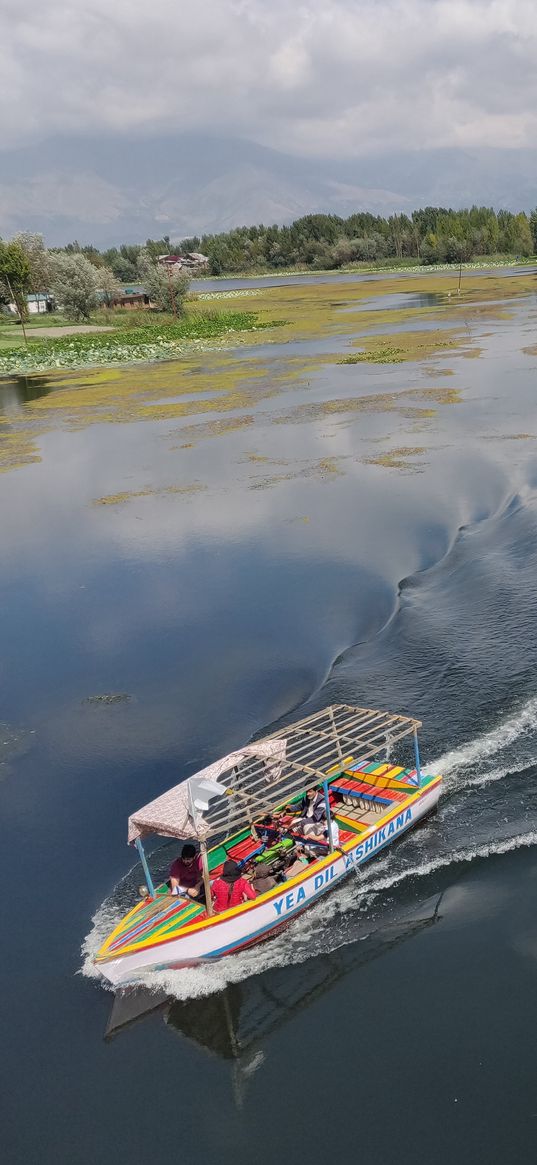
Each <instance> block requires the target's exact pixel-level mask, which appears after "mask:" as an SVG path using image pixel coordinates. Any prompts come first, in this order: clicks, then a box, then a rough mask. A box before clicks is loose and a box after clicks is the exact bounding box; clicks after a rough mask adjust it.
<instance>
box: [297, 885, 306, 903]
mask: <svg viewBox="0 0 537 1165" xmlns="http://www.w3.org/2000/svg"><path fill="white" fill-rule="evenodd" d="M305 897H306V891H305V889H304V887H303V886H299V888H298V894H297V896H296V900H297V903H298V902H303V901H304V898H305Z"/></svg>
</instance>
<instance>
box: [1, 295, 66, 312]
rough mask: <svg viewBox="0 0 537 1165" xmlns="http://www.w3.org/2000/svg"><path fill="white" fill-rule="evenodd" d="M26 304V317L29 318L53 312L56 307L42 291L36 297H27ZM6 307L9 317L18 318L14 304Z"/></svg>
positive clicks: (49, 296) (50, 297) (50, 298)
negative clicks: (28, 316)
mask: <svg viewBox="0 0 537 1165" xmlns="http://www.w3.org/2000/svg"><path fill="white" fill-rule="evenodd" d="M26 304H27V308H28V315H30V316H36V315H45V314H46V312H51V311H54V308H55V307H56V304H55V302H54V299H53V298H52V296H51V295H49V294H48V292H46V291H43V292H41V294H38V295H33V294H32V295H27V296H26ZM6 307H7V310H8V312H10V314H11V315H14V316H18V314H19V309H18V307H17V305H16V303H8V304H7V305H6Z"/></svg>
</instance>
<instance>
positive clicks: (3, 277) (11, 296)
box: [0, 239, 31, 320]
mask: <svg viewBox="0 0 537 1165" xmlns="http://www.w3.org/2000/svg"><path fill="white" fill-rule="evenodd" d="M0 285H1V286H2V290H3V297H4V299H6V300H7V302H8V303H10V302H13V303H14V304H15V306H16V308H17V311H18V313H19V316H20V318H21V320H25V319H26V318H27V316H28V303H27V299H26V297H27V294H28V291H29V290H30V285H31V270H30V264H29V262H28V259H27V256H26V255H25V253H24V251H23V249H22V247H21V245H20V243H18V242H17V241H16V239H12V240H11V242H10V243H2V242H0Z"/></svg>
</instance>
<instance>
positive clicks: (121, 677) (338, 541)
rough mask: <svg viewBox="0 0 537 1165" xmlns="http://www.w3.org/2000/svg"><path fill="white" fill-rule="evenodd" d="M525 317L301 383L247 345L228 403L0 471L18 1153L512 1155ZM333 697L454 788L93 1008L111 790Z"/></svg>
mask: <svg viewBox="0 0 537 1165" xmlns="http://www.w3.org/2000/svg"><path fill="white" fill-rule="evenodd" d="M346 278H348V277H346ZM234 282H235V283H236V282H237V281H234ZM222 286H223V285H222V283H221V282H220V281H219V283H218V287H219V289H221V288H222ZM397 298H398V297H397V296H394V305H395V301H396V300H397ZM399 298H400V297H399ZM424 306H426V305H424ZM511 310H512V315H511V317H510V318H505V319H500V320H493V321H491V320H487V319H486V318H483V319H482V320H481V321H480V322H479V323H478V324H476V323H469V324H468V344H469V345H470V346H473V348H474V349H475V351H477V350H479V352H480V355H477V356H476V357H475V358H468V354H466V355H464V354H462V353H459V352H450V353H449V354H448V355H447V356H446V355H443V356H442V357H441V358H437V359H436V360H428V361H427V362H425V364H424V365H419V364H405V365H395V366H374V365H369V366H364V365H357V366H351V367H348V366H330V367H329V368H326V367H323V366H319V367H318V368H312V370H311V373H309V374H308V377H307V379H305V380H304V379H303V380H302V381H300V382H297V381H296V380H294V379H293V378H292V376H291V374H289V380H288V381H286V379H285V369H286V367H287V365H286V364H285V361H286V359H288V358H289V353H288V352H285V350H284V346H282V348H281V350H278V351H274V349H271V347H270V345H266V347H265V346H264V347H263V348H262V349H257V350H256V353H255V358H256V359H257V360H258V361H259V362H260V364H262V365H263V368H264V376H265V378H267V379H268V381H270V379H271V377H275V375H276V373H277V376H278V387H277V389H276V387H275V389H274V395H273V396H272V397H270V396H266V395H263V394H260V396H259V400H256V399H255V398H254V397H252V401H251V407H250V408H248V409H247V410H246V413H247V415H248V418H249V419H248V421H247V422H246V421H244V423H243V420H242V414H241V415H240V418H239V411H240V410H237V418H239V419H240V420H241V423H240V424H237V427H236V429H233V428H228V429H226V430H225V431H224V430H223V429H221V428H219V427H218V425H217V424H216V423H213V422H215V421H216V420H218V415H217V414H216V415H214V416H213V415H212V414H211V416H210V417H208V415H207V413H206V412H203V410H200V413H199V415H195V414H194V415H189V416H187V417H185V418H182V419H181V418H177V420H175V421H173V422H171V421H170V419H169V418H166V419H163V420H154V421H150V422H149V421H148V422H145V423H129V422H128V421H125V422H124V423H122V424H110V423H108V424H106V423H101V424H82V423H81V424H77V425H73V424H64V423H63V422H62V421H61V420H60V419H58V422H57V423H56V424H55V425H49V426H48V427H47V430H46V431H44V432H43V433H42V434H41V435H40V437H39V441H38V445H39V456H40V460H39V461H37V462H35V463H34V464H28V465H25V466H24V467H23V468H19V469H14V470H12V471H11V472H7V473H4V474H2V475H0V529H1V546H2V555H1V560H0V636H1V644H2V650H1V656H0V685H1V706H0V721H1V722H2V723H1V729H2V731H1V732H0V812H1V815H2V822H3V831H2V851H1V861H2V878H3V886H4V894H3V907H4V910H3V917H4V944H3V958H2V964H1V975H2V992H1V1000H2V1009H3V1012H4V1015H3V1022H2V1034H3V1038H2V1056H1V1059H0V1062H1V1069H2V1075H3V1080H2V1085H3V1086H2V1093H1V1095H2V1102H1V1105H2V1144H3V1148H4V1153H5V1159H6V1160H7V1161H9V1162H10V1165H19V1163H20V1165H22V1163H23V1162H24V1163H27V1162H29V1161H34V1160H39V1161H40V1162H41V1163H42V1165H52V1163H54V1165H57V1163H58V1162H64V1161H65V1162H75V1161H76V1162H77V1165H86V1163H87V1165H90V1163H91V1165H94V1163H95V1162H96V1161H99V1162H100V1163H102V1165H108V1163H110V1165H112V1163H113V1165H124V1163H125V1165H127V1162H128V1163H130V1162H132V1160H138V1161H142V1162H149V1161H150V1162H151V1163H152V1165H160V1163H161V1162H162V1163H164V1162H166V1163H168V1162H169V1161H171V1160H173V1159H174V1158H175V1157H176V1156H177V1154H178V1153H180V1154H181V1155H183V1156H190V1157H194V1156H195V1158H196V1159H202V1160H205V1161H215V1162H219V1163H220V1162H223V1163H226V1165H227V1163H228V1162H229V1163H230V1165H231V1163H233V1165H235V1163H236V1161H237V1160H238V1159H240V1158H244V1159H248V1160H250V1159H251V1158H252V1155H254V1156H255V1158H256V1159H257V1160H260V1161H262V1162H265V1161H266V1162H267V1165H268V1163H270V1165H272V1163H273V1162H274V1163H275V1162H279V1161H281V1159H282V1155H284V1156H285V1157H286V1158H288V1157H289V1158H293V1159H296V1158H297V1156H303V1155H304V1152H305V1146H306V1148H307V1156H308V1159H309V1160H310V1161H312V1162H322V1161H325V1160H326V1159H327V1157H328V1156H332V1155H333V1154H334V1152H335V1151H337V1152H338V1153H341V1154H343V1155H345V1156H348V1155H350V1156H352V1158H353V1159H356V1158H357V1156H358V1155H359V1154H360V1153H363V1155H364V1157H366V1158H367V1159H369V1160H370V1161H372V1162H378V1163H379V1165H381V1163H382V1165H391V1163H392V1162H394V1163H395V1162H396V1161H397V1162H405V1163H406V1162H409V1163H410V1162H414V1161H415V1160H416V1153H417V1152H418V1155H423V1152H422V1150H417V1148H416V1146H417V1144H419V1145H422V1146H423V1145H426V1146H427V1150H426V1154H427V1157H430V1158H431V1160H433V1159H434V1160H435V1161H436V1162H441V1163H442V1165H443V1163H446V1165H451V1163H453V1162H455V1161H456V1162H468V1163H469V1162H474V1161H475V1160H476V1159H481V1160H483V1161H486V1162H487V1163H494V1165H495V1163H496V1162H498V1163H499V1162H503V1161H505V1160H506V1159H507V1160H513V1161H514V1160H529V1159H531V1157H532V1155H533V1152H534V1143H535V1134H536V1130H537V1103H536V1100H535V1090H536V1085H537V1073H536V1069H535V1057H534V1046H533V1045H534V1035H533V1033H534V1030H535V1022H536V1019H537V1014H536V1013H537V1004H536V994H535V972H536V959H537V928H536V923H535V901H536V893H537V850H536V848H535V843H536V842H537V784H536V777H537V686H536V681H535V676H536V674H537V604H536V600H535V578H536V574H537V405H536V396H535V386H536V373H537V358H536V357H535V356H531V355H530V354H527V353H524V352H523V348H524V347H527V346H529V345H531V344H532V343H533V344H534V343H535V340H536V331H537V326H536V325H537V319H536V308H535V297H534V295H532V294H529V295H528V297H527V298H526V299H524V300H520V301H519V302H518V304H517V305H516V307H515V308H514V309H513V308H511ZM306 347H307V345H302V346H298V347H297V349H296V351H297V352H298V353H300V352H302V353H304V352H305V349H306ZM332 347H333V345H332ZM311 351H313V346H311ZM294 354H296V352H295V353H294ZM310 354H311V353H310ZM243 355H244V358H245V359H247V358H248V353H247V352H246V353H243ZM264 362H265V363H264ZM448 372H449V373H450V375H446V373H448ZM134 375H135V374H134V372H133V376H134ZM156 375H158V377H160V380H159V384H164V385H165V388H166V398H167V399H168V400H169V399H170V394H171V393H172V391H175V390H176V395H177V396H178V397H179V398H181V393H182V389H181V366H180V365H168V366H166V369H165V370H163V369H162V368H161V369H159V370H158V372H157V371H155V370H151V369H147V370H143V371H140V370H137V371H136V376H137V377H147V378H151V377H155V376H156ZM274 383H275V385H276V380H275V381H274ZM55 388H56V386H55V383H54V380H49V381H48V383H46V382H44V381H43V380H40V381H35V382H32V381H26V382H24V384H21V383H17V382H14V383H11V384H9V385H5V386H2V387H0V409H3V410H4V415H5V416H8V417H9V418H13V417H16V418H17V417H20V416H21V415H22V416H23V417H26V416H27V415H28V416H30V415H31V410H32V408H35V407H36V402H39V401H40V400H41V401H42V400H43V398H44V396H45V395H46V394H47V393H48V394H49V395H48V397H47V400H49V399H51V397H54V394H55ZM188 399H190V398H188ZM201 400H203V401H204V402H205V406H206V407H211V406H212V401H211V399H210V398H209V397H207V395H206V394H205V393H204V394H202V395H201V397H200V401H201ZM342 402H344V403H342ZM29 410H30V411H29ZM246 413H245V414H244V415H246ZM232 415H234V416H235V414H234V413H233V414H232ZM196 426H197V427H196ZM179 488H181V489H182V490H183V492H182V493H178V492H177V489H179ZM174 490H175V492H174ZM126 495H127V496H126ZM114 497H118V498H121V497H122V498H123V500H118V501H117V502H115V503H114V502H111V503H110V504H96V503H98V501H99V499H103V498H114ZM107 693H115V694H118V695H121V696H122V697H123V698H122V699H121V700H118V701H117V702H114V703H112V704H107V703H106V702H102V701H95V700H94V699H93V698H92V697H95V696H98V695H103V694H107ZM337 700H345V701H349V702H352V703H357V704H367V705H369V706H373V707H376V706H381V707H382V706H386V707H389V708H394V709H400V710H401V711H402V712H411V713H413V714H415V715H417V716H419V717H420V718H422V719H423V721H424V730H423V745H422V751H423V754H424V757H425V759H426V761H428V762H430V764H431V765H432V764H434V766H435V767H437V768H438V769H439V771H442V772H443V773H444V774H445V777H446V792H445V796H444V799H443V802H442V804H441V807H440V810H439V812H438V814H437V815H436V816H435V817H434V818H433V819H431V820H430V821H428V822H427V823H426V824H425V825H424V826H423V827H422V828H421V829H419V830H417V831H416V832H415V833H414V834H412V835H411V836H409V837H408V838H405V839H404V840H403V841H402V842H401V843H400V844H399V845H398V846H397V847H394V848H393V849H390V851H389V852H388V853H387V854H386V855H385V856H383V857H379V858H378V859H377V860H376V861H375V862H373V863H371V865H370V866H368V867H367V868H366V870H365V871H363V872H362V874H361V875H360V877H359V878H358V877H355V876H352V877H349V879H348V880H347V883H346V884H345V886H344V887H343V888H342V889H340V890H338V891H337V892H335V893H334V894H333V895H332V896H330V897H329V898H328V899H326V900H325V901H324V902H323V903H321V904H319V906H318V907H317V908H315V909H313V910H311V911H310V912H308V914H307V915H306V916H305V917H304V918H303V919H302V920H299V921H297V922H296V924H294V926H292V927H291V928H290V930H289V931H288V932H287V933H286V935H285V936H284V937H281V938H278V939H277V940H275V941H273V942H271V943H267V944H265V945H263V946H260V947H259V948H257V949H256V950H254V951H251V952H249V953H246V954H244V955H240V956H236V957H235V958H233V959H231V960H228V961H223V962H222V963H220V964H219V965H218V966H216V967H212V968H204V969H201V970H196V971H191V972H186V973H181V974H178V973H176V974H173V975H170V976H168V977H163V978H162V979H161V980H159V981H157V982H156V984H155V987H156V990H155V992H154V994H153V995H152V996H149V995H147V994H146V995H143V993H139V995H138V996H137V997H136V998H134V999H132V1000H131V1001H130V1004H129V1008H125V1007H121V1006H119V1005H118V1004H117V1002H116V1004H115V1006H114V1008H113V1010H112V1005H113V1004H114V997H113V995H112V994H111V993H109V992H106V991H104V990H103V989H102V988H101V987H100V986H99V984H98V983H97V982H96V981H95V980H94V979H92V978H90V977H89V976H88V973H87V971H88V961H89V959H88V952H89V953H90V954H91V952H92V951H93V950H95V948H96V946H97V945H98V943H99V942H100V941H101V938H102V936H103V933H104V931H105V930H106V929H107V927H108V925H109V922H110V919H111V918H113V917H114V916H115V914H116V913H117V912H118V911H119V910H120V908H121V907H122V906H123V904H124V902H125V901H129V900H130V896H131V894H132V888H133V886H134V885H135V884H137V882H138V881H139V880H140V878H139V871H138V870H137V869H136V868H135V867H134V868H133V863H132V856H131V854H130V852H129V851H128V850H127V847H126V820H127V816H128V813H129V812H130V811H131V810H133V809H135V808H136V807H138V806H139V805H141V804H144V803H145V802H146V801H148V800H149V799H151V798H152V797H154V796H156V795H157V794H158V793H159V792H161V791H163V790H164V789H166V788H167V787H169V786H170V785H171V784H174V783H176V782H177V781H178V780H180V779H181V778H182V777H184V776H186V775H188V773H189V772H192V771H193V770H194V769H197V768H199V767H201V766H202V765H204V764H206V763H208V762H209V761H210V760H211V759H214V758H215V757H216V756H218V755H220V754H222V753H224V752H226V751H227V750H229V749H231V748H233V747H235V746H237V745H239V744H240V743H241V742H243V741H246V740H248V739H250V738H251V737H252V735H254V734H256V733H258V732H261V731H263V730H265V729H267V728H268V726H270V725H273V724H274V723H275V722H280V721H282V722H285V719H286V718H289V719H292V718H293V716H294V715H296V713H297V712H298V711H300V712H301V713H302V714H306V713H307V712H309V711H312V710H314V709H315V708H319V707H322V706H323V705H324V704H326V703H328V702H333V701H337ZM171 852H173V847H172V848H171V849H170V847H164V849H163V851H162V853H160V854H156V855H155V857H154V860H155V862H156V864H157V865H159V864H160V865H162V866H165V865H166V863H167V862H168V860H169V856H170V853H171ZM92 918H93V922H92ZM84 941H85V942H86V954H85V955H84V954H83V953H81V946H82V945H83V943H84ZM84 966H85V968H86V972H85V973H82V968H83V967H84ZM111 1012H112V1014H111ZM107 1028H108V1038H107V1039H106V1040H104V1039H103V1036H104V1033H105V1031H106V1030H107ZM358 1138H359V1140H358ZM358 1146H359V1147H358Z"/></svg>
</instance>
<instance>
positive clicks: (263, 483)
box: [249, 456, 348, 489]
mask: <svg viewBox="0 0 537 1165" xmlns="http://www.w3.org/2000/svg"><path fill="white" fill-rule="evenodd" d="M346 460H348V457H347V456H341V457H321V458H319V459H318V460H315V461H310V462H309V463H308V464H306V465H303V464H300V463H298V464H297V465H295V466H293V468H291V469H289V470H288V471H287V472H286V473H275V474H272V475H271V476H269V477H259V478H251V480H250V484H249V488H250V489H270V488H271V487H272V486H275V485H281V483H282V482H284V481H297V480H298V479H300V478H317V479H318V480H319V481H333V480H334V479H335V478H336V477H340V476H341V474H342V469H341V468H340V462H342V461H346Z"/></svg>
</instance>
